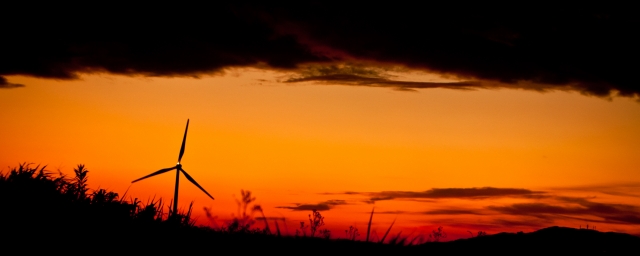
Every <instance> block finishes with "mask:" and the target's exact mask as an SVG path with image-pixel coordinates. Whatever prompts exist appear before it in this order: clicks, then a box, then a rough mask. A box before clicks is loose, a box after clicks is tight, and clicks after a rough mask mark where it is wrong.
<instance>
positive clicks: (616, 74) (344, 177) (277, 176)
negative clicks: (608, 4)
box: [0, 3, 640, 239]
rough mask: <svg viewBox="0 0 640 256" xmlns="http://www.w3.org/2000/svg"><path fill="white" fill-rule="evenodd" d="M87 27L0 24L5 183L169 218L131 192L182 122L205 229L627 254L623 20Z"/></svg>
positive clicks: (143, 10)
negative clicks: (314, 230) (139, 205)
mask: <svg viewBox="0 0 640 256" xmlns="http://www.w3.org/2000/svg"><path fill="white" fill-rule="evenodd" d="M101 8H106V9H107V10H110V11H112V12H107V13H110V14H108V15H104V16H103V15H102V14H96V13H93V12H89V11H87V12H77V13H76V12H70V11H68V9H66V8H60V9H61V10H60V11H52V9H49V8H47V7H42V8H41V9H36V10H30V11H29V12H27V11H17V12H12V13H11V14H9V15H6V16H3V17H1V18H0V22H1V23H2V25H1V26H2V30H3V34H4V36H3V37H4V38H5V39H3V40H1V42H0V107H1V109H2V114H1V115H0V122H1V123H2V125H1V126H0V170H1V171H3V172H6V171H8V170H10V169H11V168H12V167H16V166H18V165H19V164H20V163H24V162H26V163H33V164H34V165H37V164H40V165H47V169H49V170H50V171H52V172H57V171H58V170H59V171H61V172H62V173H64V174H67V175H71V174H72V173H73V168H75V167H76V166H77V165H78V164H84V165H85V166H86V167H87V169H88V170H89V183H90V186H91V188H94V189H97V188H106V189H109V190H113V191H115V192H118V193H119V194H120V195H122V194H123V193H124V192H125V191H127V198H129V197H132V198H134V197H135V198H138V199H140V200H143V201H147V200H151V198H154V197H155V198H159V197H162V198H163V199H165V200H167V201H168V200H171V198H172V197H173V187H174V180H175V174H174V172H169V173H165V174H162V175H159V176H154V177H152V178H149V179H146V180H143V181H140V182H137V183H134V184H131V181H132V180H135V179H137V178H140V177H142V176H144V175H147V174H150V173H152V172H154V171H157V170H159V169H162V168H166V167H172V166H174V165H175V164H176V160H177V157H178V153H179V150H180V143H181V141H182V136H183V133H184V129H185V125H186V122H187V119H189V120H190V123H189V132H188V135H187V141H186V150H185V154H184V157H183V159H182V164H183V167H184V170H185V171H187V172H188V173H189V174H190V175H191V176H192V177H193V178H195V180H196V181H198V183H199V184H200V185H202V186H203V187H204V188H205V189H206V190H207V191H208V192H209V193H210V194H211V195H213V197H215V200H211V199H210V198H208V197H207V196H206V195H205V194H204V193H202V192H201V191H200V190H199V189H198V188H197V187H195V186H194V185H192V184H190V183H189V182H188V181H187V180H186V179H185V178H184V176H183V177H182V179H181V182H180V204H179V206H180V207H181V208H186V207H187V206H188V205H189V203H190V202H191V201H193V202H194V215H195V217H197V218H198V223H199V224H201V225H224V224H225V223H226V221H228V220H230V219H231V218H233V217H234V216H236V215H237V206H236V201H235V200H236V199H238V198H239V197H240V190H241V189H242V190H249V191H251V192H252V194H253V195H254V196H255V197H256V198H257V199H256V201H255V204H258V205H260V206H261V207H262V209H263V210H264V214H265V215H266V216H267V217H274V218H285V219H286V224H287V228H286V229H287V230H288V233H289V234H294V233H295V229H296V228H297V227H298V226H299V223H300V221H307V222H308V220H307V215H308V214H309V213H311V209H318V210H320V212H321V213H322V215H323V216H325V223H326V227H327V228H329V229H331V230H332V233H333V237H344V230H345V229H348V228H349V226H355V227H357V228H358V229H359V230H360V233H361V236H360V238H364V235H365V232H366V225H367V221H368V218H369V214H370V212H371V210H372V208H374V207H375V212H376V213H375V215H374V217H373V230H374V231H375V233H376V235H379V236H382V234H383V233H384V232H385V231H386V229H387V228H388V227H389V225H391V223H392V222H393V221H394V220H395V224H394V228H393V229H392V234H397V233H398V232H400V231H402V232H403V234H405V235H409V234H412V235H418V234H424V235H428V234H429V233H430V232H431V230H434V229H436V228H437V227H438V226H442V227H444V230H445V231H446V232H447V233H448V234H449V237H448V239H455V238H460V237H469V233H468V231H471V232H472V233H474V234H475V233H477V232H478V231H486V232H487V233H490V234H493V233H498V232H503V231H505V232H516V231H525V232H530V231H534V230H537V229H540V228H543V227H548V226H554V225H558V226H567V227H574V228H578V227H580V226H582V227H585V226H586V225H587V224H588V225H589V226H590V227H592V226H596V227H597V229H598V230H601V231H618V232H626V233H631V234H636V235H640V169H639V167H640V157H639V156H640V132H638V131H640V103H639V95H640V86H639V85H638V82H637V77H636V72H637V70H638V68H640V67H639V65H638V62H637V59H638V58H639V57H640V51H638V49H637V45H640V40H639V39H638V38H636V37H635V36H634V34H635V33H636V32H637V31H639V30H638V29H640V20H639V19H638V18H636V17H635V16H634V15H632V14H631V13H630V12H626V9H625V8H620V9H609V8H601V7H598V8H595V7H594V8H591V7H580V8H574V7H571V8H563V7H559V6H556V7H554V8H553V9H551V8H542V7H540V8H539V9H538V8H527V9H521V8H513V11H511V12H497V11H495V10H493V9H492V8H481V9H477V8H470V9H469V10H455V11H453V10H451V9H447V8H441V7H435V6H434V7H433V8H434V10H433V11H426V10H424V9H421V8H418V6H400V5H397V6H395V5H394V6H356V5H353V6H349V5H341V6H340V8H335V6H334V5H331V4H324V3H309V4H300V5H295V6H271V5H260V4H253V5H248V4H247V5H221V6H219V8H217V9H207V8H198V7H197V6H191V7H188V8H187V7H184V8H182V7H175V8H173V7H172V8H168V9H167V8H161V7H148V6H141V7H135V6H131V7H130V8H129V7H128V8H126V9H125V8H123V7H121V6H105V7H101ZM21 10H22V9H21ZM55 10H58V9H55ZM29 17H34V19H36V20H37V21H39V22H36V23H35V24H31V23H26V22H24V23H23V20H25V19H28V18H29ZM204 207H207V208H210V209H211V211H212V213H213V215H215V216H217V218H216V220H215V224H214V223H212V221H211V220H208V219H207V218H206V216H205V211H204V210H203V208H204ZM256 216H257V215H256ZM260 225H261V224H259V225H257V226H260ZM376 235H374V237H375V236H376Z"/></svg>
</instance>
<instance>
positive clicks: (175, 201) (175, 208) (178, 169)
mask: <svg viewBox="0 0 640 256" xmlns="http://www.w3.org/2000/svg"><path fill="white" fill-rule="evenodd" d="M187 130H189V119H187V128H185V129H184V137H183V138H182V147H180V155H179V156H178V164H176V166H174V167H169V168H164V169H161V170H159V171H156V172H154V173H152V174H149V175H147V176H144V177H142V178H139V179H137V180H134V181H132V182H131V183H135V182H138V181H141V180H144V179H146V178H149V177H153V176H156V175H158V174H162V173H165V172H168V171H171V170H176V188H175V192H174V194H173V214H177V213H178V185H179V184H180V173H181V172H182V174H184V176H185V177H186V178H187V180H189V181H191V183H193V185H196V187H198V188H199V189H200V190H202V192H204V193H205V194H207V196H209V197H210V198H211V199H213V197H212V196H211V195H210V194H209V192H207V191H206V190H204V188H202V186H200V184H198V182H196V180H194V179H193V178H192V177H191V175H189V174H188V173H187V172H186V171H185V170H184V169H182V164H180V160H182V155H184V145H185V142H186V141H187Z"/></svg>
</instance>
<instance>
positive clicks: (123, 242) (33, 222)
mask: <svg viewBox="0 0 640 256" xmlns="http://www.w3.org/2000/svg"><path fill="white" fill-rule="evenodd" d="M88 172H89V170H88V169H87V168H86V167H85V166H84V165H78V166H77V167H76V168H75V169H74V177H67V176H65V175H63V174H62V173H59V174H58V175H54V173H51V172H49V171H47V170H46V166H42V167H41V166H32V165H29V164H20V165H19V166H18V167H15V168H12V169H11V170H10V171H9V172H8V173H0V205H2V208H1V209H0V233H1V237H2V238H3V239H2V240H1V241H0V250H1V251H0V252H4V251H7V252H14V251H15V250H18V251H19V252H20V253H21V254H23V253H24V254H26V253H32V252H33V253H41V252H46V253H51V252H62V253H65V254H71V255H74V254H89V253H144V254H151V253H167V252H170V251H176V252H178V251H179V252H180V253H190V252H193V253H203V252H205V253H206V252H210V253H219V252H224V251H235V252H238V253H262V254H264V253H277V254H280V255H289V254H301V253H309V252H312V253H313V254H324V253H332V254H336V253H339V254H342V253H359V254H364V253H375V254H407V255H413V254H420V255H424V254H429V253H458V252H460V253H480V254H489V253H491V254H494V255H495V254H510V255H513V254H517V253H530V252H555V253H558V252H561V253H567V254H569V253H570V254H576V253H622V252H625V253H628V252H638V251H639V250H640V246H639V245H640V237H636V236H632V235H628V234H622V233H613V232H607V233H603V232H600V231H597V230H594V229H572V228H561V227H550V228H546V229H541V230H538V231H536V232H532V233H521V232H519V233H515V234H514V233H499V234H495V235H487V234H486V233H480V232H479V233H478V235H477V236H475V237H472V238H468V239H459V240H455V241H450V242H438V243H436V242H435V241H439V240H440V239H441V238H444V237H445V236H446V234H445V233H444V232H443V230H442V227H440V228H439V229H438V230H437V231H435V230H434V232H433V234H431V237H430V238H431V239H428V240H431V242H422V241H421V240H422V238H423V237H422V236H415V237H413V238H412V239H409V237H410V236H402V232H399V233H398V234H397V235H395V236H392V237H391V238H390V239H389V241H388V242H386V243H385V239H386V238H387V236H388V235H389V233H390V231H391V228H392V227H393V224H394V223H395V220H394V222H393V223H391V225H390V226H389V228H388V229H387V231H386V232H385V234H384V236H383V237H382V238H381V239H379V241H375V242H374V241H372V240H373V239H371V238H370V230H371V225H372V224H371V223H372V219H373V214H374V211H373V209H372V211H371V215H370V216H369V223H368V225H367V234H366V237H367V238H366V239H365V241H358V240H356V237H358V236H359V233H358V230H357V229H356V228H355V227H351V228H350V229H349V230H346V231H345V233H346V237H345V238H346V239H340V238H337V239H326V238H329V237H330V235H327V234H328V233H326V231H327V230H324V231H323V230H320V229H319V228H320V227H321V226H322V225H323V224H324V217H322V215H321V214H320V212H318V211H313V213H312V214H310V215H309V221H310V222H309V224H310V226H304V222H303V225H302V226H303V227H305V228H309V229H311V230H309V231H310V233H309V235H308V236H307V235H304V236H300V235H299V236H282V235H281V233H280V230H279V227H278V224H277V223H278V222H277V220H276V222H275V226H276V232H275V233H274V232H271V231H270V230H269V228H268V227H269V225H268V223H267V219H269V218H267V217H265V215H264V213H263V212H262V208H261V207H260V206H258V205H254V207H253V208H249V209H250V213H251V215H249V214H247V208H248V207H249V204H250V203H251V202H253V201H254V200H255V197H252V196H251V193H250V192H249V191H244V190H243V191H242V199H240V200H238V206H239V208H238V212H239V215H238V216H237V217H236V218H235V220H234V221H233V222H231V223H229V224H228V225H226V226H222V227H218V228H211V227H203V226H196V225H195V222H194V221H193V219H192V218H191V214H192V206H193V205H190V206H189V208H188V209H187V210H186V211H185V212H178V213H173V212H171V210H169V212H166V213H165V212H164V210H163V209H164V208H165V202H164V201H163V200H162V199H155V198H153V199H150V200H148V201H146V202H144V203H143V202H142V201H140V200H138V199H137V198H134V199H132V200H125V199H124V198H123V197H121V196H120V195H119V194H118V193H115V192H111V191H107V190H105V189H97V190H93V191H92V190H91V189H89V188H88V187H87V181H88ZM171 204H172V202H170V203H169V207H168V209H172V207H171V206H172V205H171ZM256 211H257V212H259V213H260V214H261V219H262V220H264V221H265V228H264V229H259V228H251V224H252V223H253V222H252V221H253V217H252V214H253V212H256ZM208 217H211V216H208ZM211 218H212V217H211ZM256 219H257V218H256ZM302 232H306V231H304V229H303V231H302ZM305 234H306V233H305Z"/></svg>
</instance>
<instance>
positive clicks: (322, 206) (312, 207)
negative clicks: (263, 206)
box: [276, 200, 347, 211]
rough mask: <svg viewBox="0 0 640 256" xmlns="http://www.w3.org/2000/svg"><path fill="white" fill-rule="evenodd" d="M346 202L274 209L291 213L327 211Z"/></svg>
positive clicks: (332, 201)
mask: <svg viewBox="0 0 640 256" xmlns="http://www.w3.org/2000/svg"><path fill="white" fill-rule="evenodd" d="M345 204H347V202H346V201H345V200H328V201H324V202H321V203H317V204H298V203H296V204H295V206H276V208H281V209H289V210H293V211H312V210H316V211H328V210H331V209H332V208H334V207H335V206H338V205H345Z"/></svg>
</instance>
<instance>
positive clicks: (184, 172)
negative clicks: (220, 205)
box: [180, 168, 215, 200]
mask: <svg viewBox="0 0 640 256" xmlns="http://www.w3.org/2000/svg"><path fill="white" fill-rule="evenodd" d="M180 171H182V173H183V174H184V176H185V177H187V179H188V180H189V181H191V183H193V185H196V187H198V188H199V189H200V190H202V192H204V193H205V194H207V195H208V196H209V197H211V199H213V197H212V196H211V195H209V192H207V191H206V190H204V188H202V187H201V186H200V184H198V182H196V180H194V179H193V178H191V176H190V175H189V174H188V173H187V172H186V171H185V170H184V169H182V168H180ZM213 200H215V199H213Z"/></svg>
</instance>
